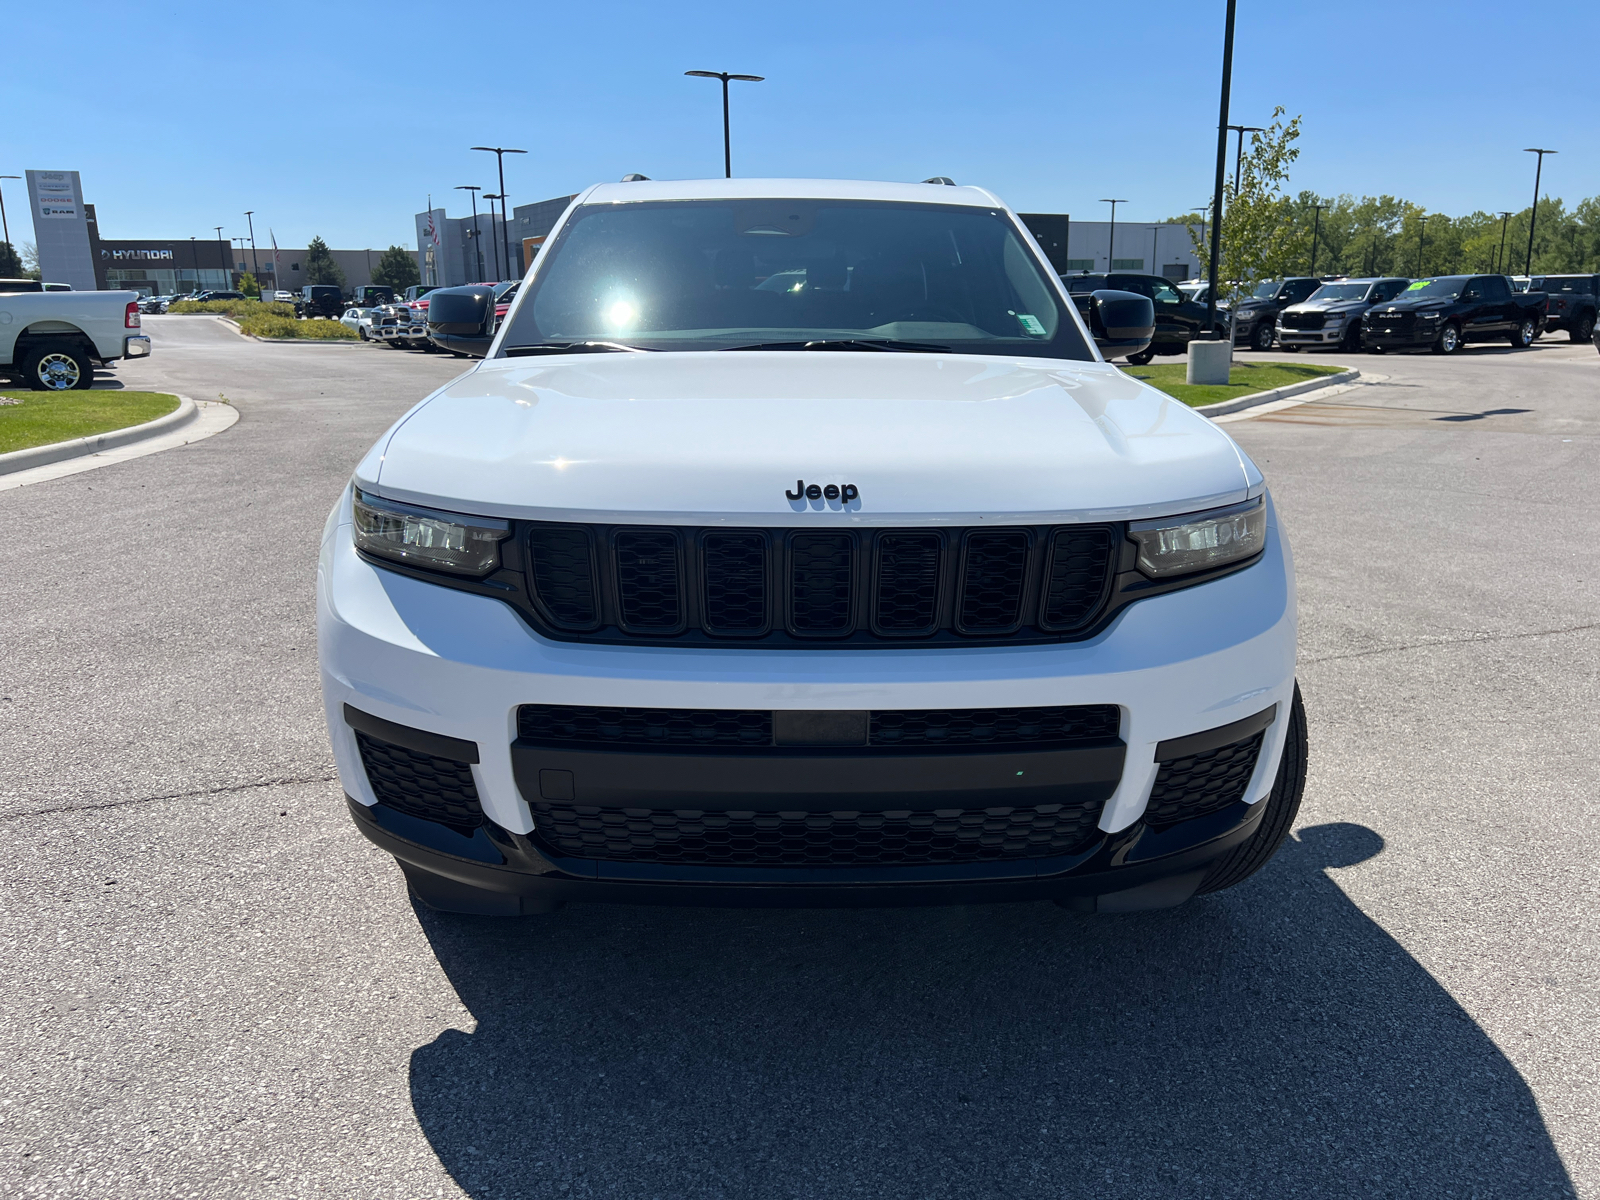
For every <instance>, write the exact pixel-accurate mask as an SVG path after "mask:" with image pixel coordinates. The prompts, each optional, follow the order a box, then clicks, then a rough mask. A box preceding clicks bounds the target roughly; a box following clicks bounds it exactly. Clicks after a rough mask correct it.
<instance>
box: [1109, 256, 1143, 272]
mask: <svg viewBox="0 0 1600 1200" xmlns="http://www.w3.org/2000/svg"><path fill="white" fill-rule="evenodd" d="M1111 269H1112V270H1113V271H1142V270H1144V259H1142V258H1113V259H1112V260H1111Z"/></svg>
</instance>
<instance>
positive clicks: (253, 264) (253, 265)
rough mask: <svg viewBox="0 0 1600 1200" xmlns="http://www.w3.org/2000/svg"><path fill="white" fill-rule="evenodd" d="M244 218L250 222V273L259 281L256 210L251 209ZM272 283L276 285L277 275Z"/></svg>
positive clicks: (259, 266)
mask: <svg viewBox="0 0 1600 1200" xmlns="http://www.w3.org/2000/svg"><path fill="white" fill-rule="evenodd" d="M244 219H245V220H246V221H248V222H249V223H250V273H251V274H252V275H254V276H255V277H256V282H257V283H260V282H261V263H260V262H259V261H257V259H256V210H255V209H253V208H252V209H251V210H250V211H249V212H247V213H245V214H244ZM272 282H273V285H274V286H276V285H277V282H278V280H277V277H276V276H274V277H273V280H272Z"/></svg>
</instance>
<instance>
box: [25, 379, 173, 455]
mask: <svg viewBox="0 0 1600 1200" xmlns="http://www.w3.org/2000/svg"><path fill="white" fill-rule="evenodd" d="M15 401H20V403H15ZM177 407H178V398H177V397H176V396H169V395H167V394H166V393H165V392H120V391H103V392H102V391H94V390H89V391H76V390H74V391H70V392H28V391H20V392H19V391H0V454H9V453H10V452H11V451H13V450H26V449H28V448H29V447H31V446H48V445H50V444H51V443H52V442H65V441H70V440H71V439H73V438H81V437H89V436H91V435H93V434H96V433H110V432H111V431H112V430H113V429H126V428H127V427H128V426H130V425H143V424H144V423H145V422H146V421H154V420H155V419H156V418H157V417H164V416H166V415H167V414H168V413H169V412H171V411H172V410H173V409H175V408H177Z"/></svg>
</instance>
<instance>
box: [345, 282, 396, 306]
mask: <svg viewBox="0 0 1600 1200" xmlns="http://www.w3.org/2000/svg"><path fill="white" fill-rule="evenodd" d="M350 303H351V304H353V305H355V306H356V307H357V308H377V307H378V306H379V305H381V304H393V303H394V289H393V288H392V287H389V286H387V285H386V284H381V283H375V284H362V285H361V286H360V287H353V288H351V289H350Z"/></svg>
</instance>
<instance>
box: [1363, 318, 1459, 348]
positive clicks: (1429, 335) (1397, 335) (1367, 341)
mask: <svg viewBox="0 0 1600 1200" xmlns="http://www.w3.org/2000/svg"><path fill="white" fill-rule="evenodd" d="M1441 327H1442V326H1441V325H1440V324H1439V323H1437V322H1430V323H1429V324H1428V325H1427V326H1421V325H1418V326H1414V327H1413V328H1411V329H1407V330H1385V329H1374V328H1372V327H1371V326H1370V325H1367V326H1363V327H1362V329H1361V344H1362V345H1363V346H1368V347H1373V346H1376V347H1381V348H1382V349H1385V350H1403V349H1406V348H1408V347H1416V348H1424V347H1428V346H1431V345H1433V344H1434V342H1436V341H1438V340H1439V330H1440V328H1441Z"/></svg>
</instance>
